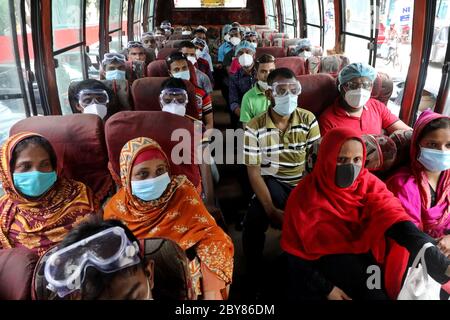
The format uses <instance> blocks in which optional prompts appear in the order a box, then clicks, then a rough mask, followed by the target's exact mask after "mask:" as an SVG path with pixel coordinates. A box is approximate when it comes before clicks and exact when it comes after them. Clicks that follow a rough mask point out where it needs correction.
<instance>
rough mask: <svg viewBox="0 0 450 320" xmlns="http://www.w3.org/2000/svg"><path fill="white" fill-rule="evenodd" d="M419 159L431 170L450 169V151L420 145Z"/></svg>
mask: <svg viewBox="0 0 450 320" xmlns="http://www.w3.org/2000/svg"><path fill="white" fill-rule="evenodd" d="M417 160H418V161H419V162H420V163H421V164H422V165H423V166H424V167H425V169H427V170H428V171H431V172H441V171H445V170H448V169H450V151H441V150H434V149H428V148H422V147H420V155H419V157H418V158H417Z"/></svg>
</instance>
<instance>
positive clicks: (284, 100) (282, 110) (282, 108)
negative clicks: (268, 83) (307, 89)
mask: <svg viewBox="0 0 450 320" xmlns="http://www.w3.org/2000/svg"><path fill="white" fill-rule="evenodd" d="M274 99H275V107H273V110H274V111H275V112H276V113H278V114H279V115H280V116H282V117H286V116H289V115H291V113H292V112H294V111H295V109H296V108H297V104H298V103H297V101H298V96H296V95H294V94H290V93H289V94H287V95H285V96H282V97H275V98H274Z"/></svg>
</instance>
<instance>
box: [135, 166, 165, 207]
mask: <svg viewBox="0 0 450 320" xmlns="http://www.w3.org/2000/svg"><path fill="white" fill-rule="evenodd" d="M169 183H170V177H169V174H168V173H167V172H166V173H164V174H162V175H160V176H158V177H156V178H152V179H146V180H140V181H131V191H132V194H133V195H135V196H136V197H138V198H139V199H141V200H144V201H151V200H155V199H159V198H160V197H161V195H162V194H163V193H164V191H166V189H167V186H168V185H169Z"/></svg>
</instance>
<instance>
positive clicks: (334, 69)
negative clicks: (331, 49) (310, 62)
mask: <svg viewBox="0 0 450 320" xmlns="http://www.w3.org/2000/svg"><path fill="white" fill-rule="evenodd" d="M349 64H350V60H349V59H348V58H347V57H346V56H343V55H341V54H335V55H331V56H326V57H322V59H321V61H320V65H319V73H328V74H330V75H331V76H332V77H333V78H337V77H338V74H339V72H341V70H342V69H343V68H345V67H346V66H348V65H349Z"/></svg>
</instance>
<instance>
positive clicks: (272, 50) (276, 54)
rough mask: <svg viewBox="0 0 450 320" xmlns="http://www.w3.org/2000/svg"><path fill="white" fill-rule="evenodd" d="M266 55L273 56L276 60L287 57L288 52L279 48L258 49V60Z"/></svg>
mask: <svg viewBox="0 0 450 320" xmlns="http://www.w3.org/2000/svg"><path fill="white" fill-rule="evenodd" d="M264 53H267V54H271V55H272V56H274V57H275V58H282V57H286V55H287V50H286V49H285V48H279V47H258V48H256V58H259V57H260V56H262V55H263V54H264Z"/></svg>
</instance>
